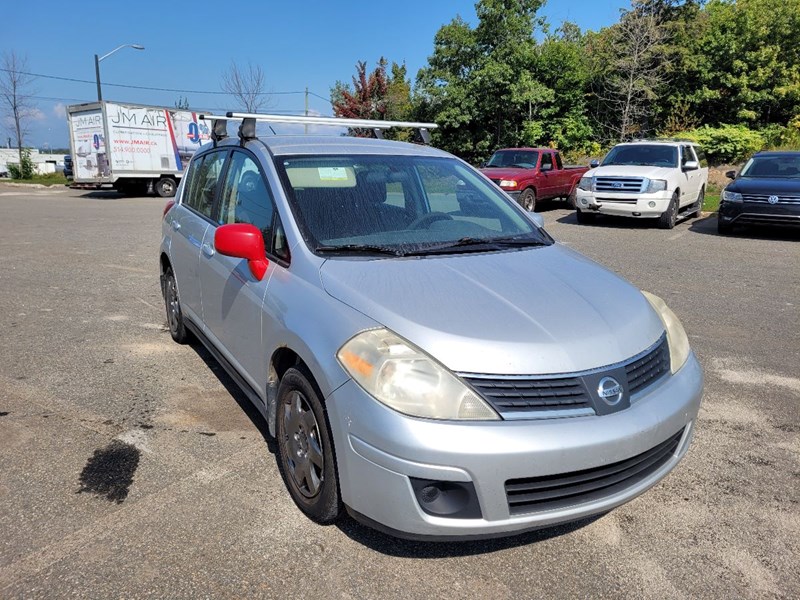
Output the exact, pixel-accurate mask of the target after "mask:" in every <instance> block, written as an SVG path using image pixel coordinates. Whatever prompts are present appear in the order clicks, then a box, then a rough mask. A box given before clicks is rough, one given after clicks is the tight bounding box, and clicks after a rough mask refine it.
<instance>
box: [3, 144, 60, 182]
mask: <svg viewBox="0 0 800 600" xmlns="http://www.w3.org/2000/svg"><path fill="white" fill-rule="evenodd" d="M31 160H32V161H33V166H34V169H36V173H37V174H39V175H46V174H47V173H58V172H60V171H63V170H64V155H63V154H45V153H44V152H40V151H39V150H37V149H35V148H31ZM18 162H19V150H17V149H16V148H0V177H8V165H9V163H11V164H17V163H18Z"/></svg>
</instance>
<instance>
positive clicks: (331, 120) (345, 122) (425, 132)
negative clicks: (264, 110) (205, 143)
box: [200, 112, 438, 144]
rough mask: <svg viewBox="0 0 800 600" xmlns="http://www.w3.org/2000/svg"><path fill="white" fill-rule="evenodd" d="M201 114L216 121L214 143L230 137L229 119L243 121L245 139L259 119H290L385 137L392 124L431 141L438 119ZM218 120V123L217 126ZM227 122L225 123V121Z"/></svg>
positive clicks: (253, 133) (252, 136) (253, 134)
mask: <svg viewBox="0 0 800 600" xmlns="http://www.w3.org/2000/svg"><path fill="white" fill-rule="evenodd" d="M200 118H201V119H203V120H206V121H213V122H214V127H213V131H214V133H213V135H212V139H214V138H216V139H214V143H215V144H216V142H217V140H218V139H220V140H221V139H224V138H225V137H227V121H241V122H242V124H241V125H240V126H239V138H240V139H241V140H242V142H243V143H244V142H245V141H247V140H250V139H255V137H256V127H255V125H256V122H257V121H262V122H265V123H291V124H295V125H330V126H332V127H348V128H350V129H370V130H372V132H373V134H374V135H375V137H376V138H378V139H383V131H384V130H385V129H391V128H392V127H407V128H411V129H416V130H417V131H419V135H420V138H422V142H423V143H424V144H430V142H431V134H430V130H431V129H436V128H437V127H438V125H437V124H436V123H418V122H415V121H378V120H373V119H347V118H344V117H306V116H292V115H269V114H261V113H237V112H228V113H226V114H225V116H224V117H223V116H221V115H206V114H201V115H200ZM218 124H219V126H218ZM223 124H224V125H223Z"/></svg>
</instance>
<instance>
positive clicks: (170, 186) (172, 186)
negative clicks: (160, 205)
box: [155, 177, 178, 198]
mask: <svg viewBox="0 0 800 600" xmlns="http://www.w3.org/2000/svg"><path fill="white" fill-rule="evenodd" d="M177 189H178V184H176V183H175V180H174V179H172V178H170V177H162V178H161V179H159V180H158V181H157V182H156V185H155V190H156V193H157V194H158V195H159V196H161V197H162V198H172V197H173V196H174V195H175V191H176V190H177Z"/></svg>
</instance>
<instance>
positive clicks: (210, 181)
mask: <svg viewBox="0 0 800 600" xmlns="http://www.w3.org/2000/svg"><path fill="white" fill-rule="evenodd" d="M226 155H227V151H226V150H218V151H216V152H209V153H208V154H206V155H204V156H202V157H200V160H194V161H192V165H191V167H190V169H189V173H188V175H187V176H188V177H189V181H188V186H189V187H188V190H187V192H186V195H185V197H184V200H183V204H184V205H186V206H188V207H189V208H191V209H192V210H194V211H195V212H197V213H200V214H201V215H203V216H204V217H206V218H209V219H210V218H211V216H212V214H213V211H214V198H215V196H216V193H217V187H218V185H219V178H220V175H221V174H222V167H223V165H224V164H225V157H226Z"/></svg>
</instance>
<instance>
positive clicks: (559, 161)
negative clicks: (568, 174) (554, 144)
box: [555, 152, 564, 171]
mask: <svg viewBox="0 0 800 600" xmlns="http://www.w3.org/2000/svg"><path fill="white" fill-rule="evenodd" d="M555 154H556V166H557V167H558V170H559V171H560V170H561V169H563V168H564V163H563V162H561V153H560V152H556V153H555Z"/></svg>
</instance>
